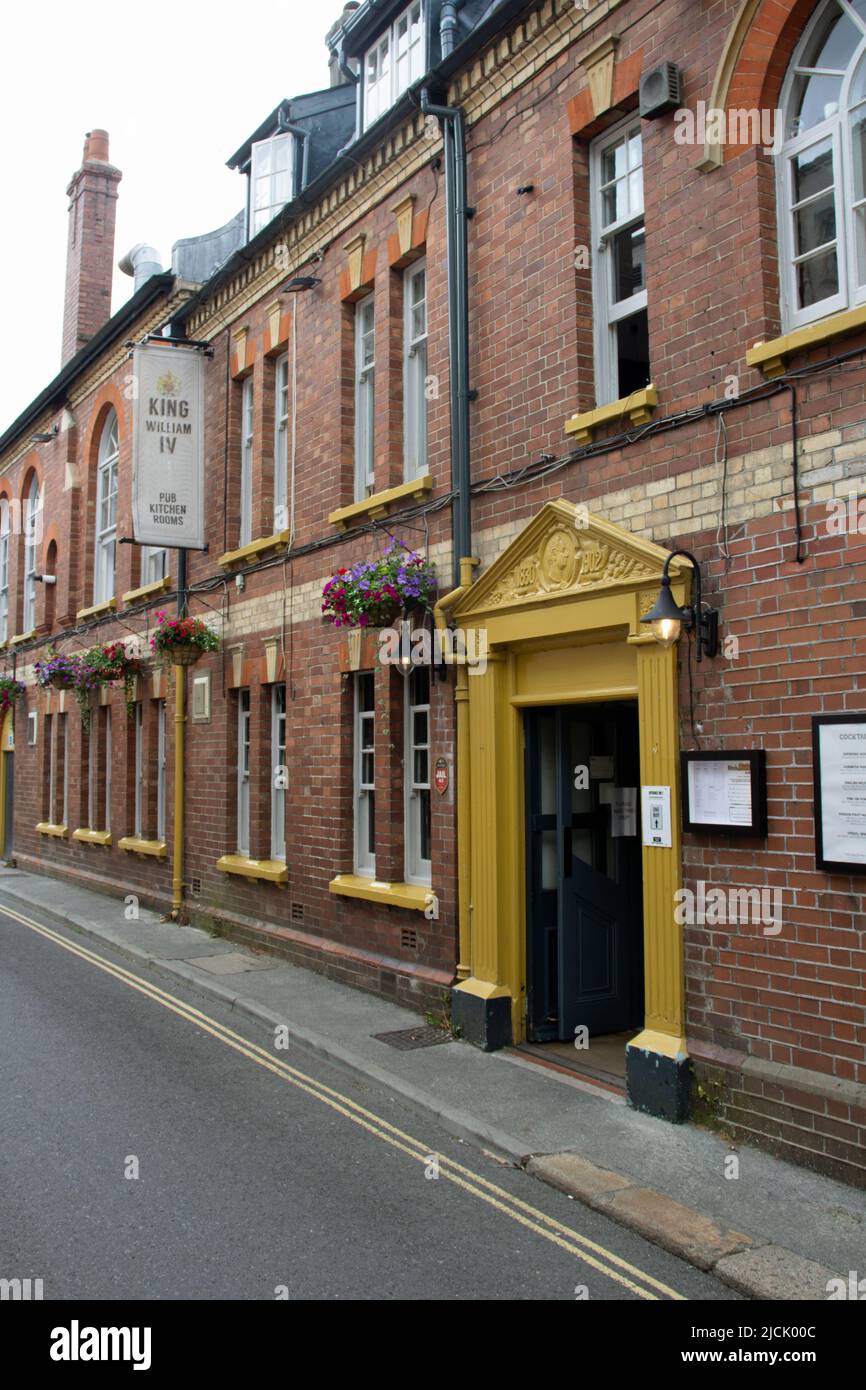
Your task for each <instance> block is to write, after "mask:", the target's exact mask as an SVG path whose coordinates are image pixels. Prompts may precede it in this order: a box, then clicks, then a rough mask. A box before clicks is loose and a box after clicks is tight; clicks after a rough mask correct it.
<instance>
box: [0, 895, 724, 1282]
mask: <svg viewBox="0 0 866 1390" xmlns="http://www.w3.org/2000/svg"><path fill="white" fill-rule="evenodd" d="M28 915H29V916H31V917H32V918H33V919H34V920H36V921H38V920H39V913H38V912H29V913H28ZM46 931H47V932H48V933H49V935H41V934H39V933H38V932H36V931H34V930H32V929H29V928H27V927H25V926H23V925H22V924H21V923H19V922H15V921H13V920H11V919H10V918H8V917H7V916H6V915H5V914H4V913H3V912H2V910H0V1126H2V1128H0V1133H2V1143H0V1279H2V1278H6V1279H11V1278H22V1279H24V1278H30V1279H37V1278H39V1279H42V1281H43V1291H44V1298H45V1299H70V1300H72V1299H74V1300H79V1299H98V1300H99V1299H124V1300H126V1299H205V1300H206V1299H254V1300H273V1299H275V1298H278V1297H288V1298H290V1299H292V1300H298V1299H301V1300H302V1299H329V1300H330V1299H334V1300H336V1299H340V1300H348V1299H386V1300H394V1299H437V1300H438V1299H449V1300H471V1299H491V1300H495V1299H544V1300H547V1299H555V1300H574V1299H575V1298H579V1297H584V1296H588V1297H589V1299H591V1300H594V1299H605V1300H607V1299H636V1300H640V1301H645V1300H652V1299H658V1300H661V1301H670V1300H671V1299H701V1300H706V1299H711V1300H715V1299H725V1300H729V1299H733V1298H735V1295H734V1294H733V1293H732V1292H731V1291H730V1290H729V1289H727V1288H726V1287H725V1286H724V1285H722V1284H720V1283H719V1282H718V1281H717V1280H715V1279H714V1278H712V1277H711V1276H709V1275H704V1274H702V1273H700V1272H699V1271H698V1270H696V1269H694V1268H692V1267H691V1266H690V1265H687V1264H684V1263H682V1262H681V1261H679V1260H678V1259H676V1258H675V1257H673V1256H671V1255H668V1254H666V1253H665V1252H664V1251H661V1250H659V1249H657V1248H656V1247H654V1246H652V1245H650V1244H648V1243H647V1242H646V1241H644V1240H642V1239H641V1238H640V1237H638V1236H636V1235H634V1234H632V1233H631V1232H628V1231H626V1230H623V1229H622V1228H621V1227H619V1226H617V1225H615V1224H614V1223H612V1222H610V1221H608V1220H607V1219H606V1218H605V1217H603V1216H600V1215H598V1214H596V1213H594V1212H591V1211H589V1210H587V1209H586V1208H584V1207H582V1206H580V1205H579V1204H578V1203H576V1202H574V1201H571V1200H569V1199H568V1198H567V1197H566V1196H564V1195H563V1194H560V1193H558V1192H555V1191H553V1190H552V1189H549V1188H547V1187H545V1186H544V1185H543V1184H542V1183H539V1182H537V1181H536V1180H535V1179H533V1178H531V1177H528V1176H527V1175H526V1174H525V1173H523V1172H521V1171H519V1170H517V1169H515V1168H512V1167H510V1166H507V1165H503V1164H501V1163H500V1162H498V1161H496V1160H495V1159H494V1157H493V1156H490V1155H485V1154H483V1153H481V1152H478V1151H476V1150H474V1149H472V1148H470V1147H469V1146H468V1145H466V1144H462V1143H459V1142H458V1141H456V1140H454V1139H452V1138H451V1137H449V1136H448V1135H447V1134H445V1133H444V1132H442V1131H440V1130H438V1129H437V1128H436V1127H435V1126H433V1125H431V1124H430V1123H429V1122H428V1121H426V1120H420V1119H419V1118H418V1117H416V1116H415V1115H414V1114H413V1113H412V1112H411V1111H410V1110H409V1109H408V1107H406V1106H405V1104H404V1103H403V1102H401V1101H398V1100H395V1099H394V1098H392V1097H390V1096H388V1095H386V1094H385V1093H384V1092H382V1091H381V1090H379V1089H377V1088H375V1087H374V1086H369V1087H368V1086H365V1085H363V1084H361V1083H359V1082H358V1081H357V1080H356V1079H354V1078H349V1077H347V1075H346V1074H344V1073H343V1072H340V1071H338V1070H336V1069H334V1068H332V1067H330V1066H329V1065H328V1064H327V1063H325V1062H322V1061H319V1060H318V1059H311V1058H310V1057H308V1056H303V1055H301V1054H300V1053H298V1052H294V1053H293V1051H292V1048H291V1045H289V1048H288V1050H286V1051H282V1050H278V1049H277V1048H276V1047H275V1040H274V1037H273V1035H272V1034H269V1033H265V1032H264V1030H260V1029H257V1028H256V1027H255V1025H254V1024H252V1023H250V1022H249V1021H247V1020H244V1019H239V1018H238V1017H237V1016H235V1015H234V1014H232V1013H231V1011H230V1010H229V1009H227V1008H222V1007H221V1006H220V1005H218V1004H216V1003H215V1002H214V1001H212V1000H204V999H203V997H202V996H200V995H197V994H196V993H195V992H194V991H192V990H189V989H185V988H184V986H182V985H180V984H179V982H178V981H177V980H174V979H170V978H169V977H167V976H163V975H160V974H159V972H157V971H140V970H139V968H138V967H137V966H131V965H130V964H129V963H128V962H127V961H126V960H124V959H123V958H122V957H121V956H120V955H116V954H112V953H111V952H110V951H108V950H106V949H103V948H102V947H100V948H99V949H98V951H97V950H95V949H94V947H93V945H92V943H91V942H89V941H86V940H85V939H84V938H82V937H80V936H76V934H75V933H74V932H73V931H71V930H69V931H59V930H58V928H57V927H56V926H50V927H49V926H48V925H47V924H46ZM58 937H59V938H61V939H62V940H63V941H65V942H66V943H67V945H68V946H71V947H72V950H69V949H66V948H65V947H64V946H63V945H62V944H60V941H59V940H57V939H55V938H58ZM156 991H161V992H162V993H161V994H158V993H156ZM434 1158H436V1159H437V1160H438V1174H439V1175H438V1177H435V1176H433V1174H434V1172H435V1164H434V1163H433V1161H432V1160H433V1159H434Z"/></svg>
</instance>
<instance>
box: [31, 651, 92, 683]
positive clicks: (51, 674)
mask: <svg viewBox="0 0 866 1390" xmlns="http://www.w3.org/2000/svg"><path fill="white" fill-rule="evenodd" d="M80 664H81V662H80V658H79V657H77V656H66V655H64V653H62V652H56V651H55V650H54V648H53V647H49V648H48V656H47V659H46V660H45V661H37V662H36V664H35V666H34V667H33V670H34V671H35V673H36V684H37V685H39V686H41V687H42V689H43V690H49V689H52V690H74V689H75V688H76V686H77V684H78V670H79V666H80Z"/></svg>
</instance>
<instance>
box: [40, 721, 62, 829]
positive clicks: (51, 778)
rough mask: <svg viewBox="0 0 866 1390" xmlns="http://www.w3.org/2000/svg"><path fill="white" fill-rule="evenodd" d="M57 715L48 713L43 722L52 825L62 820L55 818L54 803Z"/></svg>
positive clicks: (49, 816)
mask: <svg viewBox="0 0 866 1390" xmlns="http://www.w3.org/2000/svg"><path fill="white" fill-rule="evenodd" d="M56 724H57V716H56V715H51V714H46V716H45V721H44V723H43V726H42V727H43V730H44V734H45V753H46V756H47V758H48V817H47V819H48V822H49V824H50V825H59V824H60V822H59V821H56V820H55V819H54V817H55V814H56V811H57V808H56V806H55V804H54V801H55V797H56V796H57V736H56V734H55V726H56Z"/></svg>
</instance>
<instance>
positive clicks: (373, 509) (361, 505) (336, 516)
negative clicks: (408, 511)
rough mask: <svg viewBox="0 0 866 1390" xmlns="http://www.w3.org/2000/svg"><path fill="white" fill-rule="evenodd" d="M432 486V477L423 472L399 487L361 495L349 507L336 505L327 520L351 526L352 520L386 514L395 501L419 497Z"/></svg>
mask: <svg viewBox="0 0 866 1390" xmlns="http://www.w3.org/2000/svg"><path fill="white" fill-rule="evenodd" d="M432 487H433V479H432V478H431V476H430V474H429V473H423V474H422V475H421V477H420V478H413V479H412V480H411V482H408V483H400V485H399V487H389V488H387V489H386V490H385V491H384V492H374V493H373V496H372V497H363V498H362V499H361V501H360V502H353V503H352V505H351V506H350V507H338V508H337V510H336V511H335V512H331V513H330V514H329V516H328V521H329V523H330V525H331V526H351V525H352V524H353V522H356V521H361V520H362V519H363V518H364V517H365V516H386V515H387V512H388V508H389V507H390V506H393V504H394V503H395V502H403V501H405V500H406V498H407V497H412V498H421V497H423V496H424V495H425V493H428V492H429V491H430V490H431V488H432Z"/></svg>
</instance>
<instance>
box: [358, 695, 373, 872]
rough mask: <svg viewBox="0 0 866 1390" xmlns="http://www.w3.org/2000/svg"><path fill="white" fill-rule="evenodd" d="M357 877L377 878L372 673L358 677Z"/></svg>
mask: <svg viewBox="0 0 866 1390" xmlns="http://www.w3.org/2000/svg"><path fill="white" fill-rule="evenodd" d="M353 743H354V758H355V777H354V782H355V873H356V874H362V875H364V877H369V878H373V877H375V874H376V706H375V681H374V677H373V674H372V672H362V673H361V674H360V675H357V676H356V677H355V728H354V740H353Z"/></svg>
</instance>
